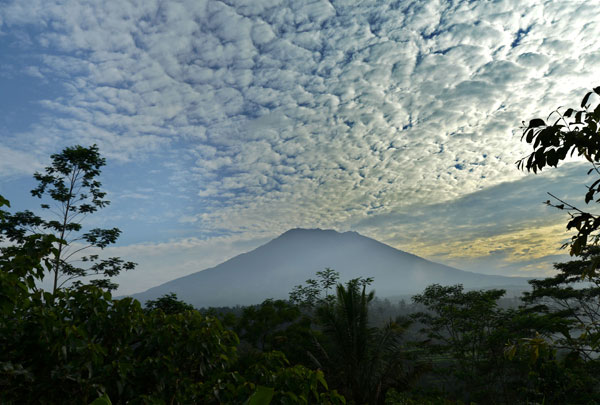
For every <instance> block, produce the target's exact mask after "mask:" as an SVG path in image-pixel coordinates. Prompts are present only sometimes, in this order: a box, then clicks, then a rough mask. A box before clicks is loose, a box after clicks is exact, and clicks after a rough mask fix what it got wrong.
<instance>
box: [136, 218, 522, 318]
mask: <svg viewBox="0 0 600 405" xmlns="http://www.w3.org/2000/svg"><path fill="white" fill-rule="evenodd" d="M325 267H330V268H332V269H334V270H336V271H338V272H339V273H340V276H341V279H340V281H342V282H343V281H347V280H349V279H351V278H355V277H373V278H374V279H375V281H374V283H373V284H372V287H373V288H374V289H375V290H376V293H377V295H378V296H379V297H386V296H394V295H400V294H413V293H418V292H421V291H422V290H423V289H424V288H425V287H426V286H428V285H430V284H433V283H438V284H457V283H461V284H463V285H464V286H465V287H466V288H485V287H494V286H509V285H512V286H524V285H526V280H525V279H524V278H514V277H503V276H489V275H484V274H477V273H471V272H467V271H462V270H457V269H455V268H452V267H448V266H444V265H442V264H438V263H433V262H430V261H427V260H425V259H422V258H420V257H418V256H415V255H412V254H410V253H406V252H403V251H401V250H398V249H394V248H393V247H391V246H388V245H385V244H383V243H381V242H378V241H376V240H374V239H371V238H367V237H365V236H362V235H360V234H358V233H356V232H345V233H338V232H336V231H333V230H321V229H292V230H290V231H288V232H286V233H284V234H282V235H281V236H279V237H278V238H276V239H273V240H272V241H270V242H268V243H266V244H265V245H263V246H260V247H258V248H256V249H254V250H253V251H251V252H248V253H244V254H241V255H238V256H236V257H234V258H232V259H230V260H227V261H226V262H223V263H221V264H219V265H217V266H215V267H212V268H209V269H206V270H203V271H199V272H197V273H194V274H191V275H189V276H185V277H181V278H178V279H175V280H172V281H169V282H167V283H165V284H162V285H159V286H157V287H154V288H151V289H149V290H147V291H145V292H143V293H139V294H135V295H134V296H133V297H134V298H137V299H139V300H140V301H141V302H142V303H144V302H146V300H149V299H156V298H157V297H160V296H161V295H163V294H167V293H169V292H174V293H176V294H177V295H178V297H179V298H180V299H182V300H184V301H186V302H188V303H190V304H192V305H194V306H196V307H203V306H231V305H236V304H239V305H249V304H257V303H260V302H262V301H263V300H264V299H266V298H287V296H288V293H289V292H290V291H291V290H292V288H293V287H294V286H295V285H297V284H303V283H304V281H305V280H306V279H308V278H314V276H315V272H317V271H319V270H323V269H324V268H325Z"/></svg>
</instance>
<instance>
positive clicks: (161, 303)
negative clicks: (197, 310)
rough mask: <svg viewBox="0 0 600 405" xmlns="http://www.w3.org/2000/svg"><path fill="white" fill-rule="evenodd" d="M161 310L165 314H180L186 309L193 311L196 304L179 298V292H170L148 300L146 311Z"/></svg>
mask: <svg viewBox="0 0 600 405" xmlns="http://www.w3.org/2000/svg"><path fill="white" fill-rule="evenodd" d="M156 310H161V311H163V312H164V313H165V314H179V313H181V312H185V311H193V310H194V306H193V305H190V304H188V303H186V302H183V301H180V300H178V299H177V294H175V293H169V294H165V295H163V296H162V297H159V298H157V299H155V300H148V301H146V311H156Z"/></svg>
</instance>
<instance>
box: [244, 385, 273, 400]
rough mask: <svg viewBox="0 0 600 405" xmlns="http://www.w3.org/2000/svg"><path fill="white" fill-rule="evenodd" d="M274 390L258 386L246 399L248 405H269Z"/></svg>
mask: <svg viewBox="0 0 600 405" xmlns="http://www.w3.org/2000/svg"><path fill="white" fill-rule="evenodd" d="M274 394H275V390H274V389H273V388H271V387H263V386H262V385H259V386H257V387H256V391H254V393H253V394H252V395H251V396H250V398H248V402H247V403H248V405H269V404H270V403H271V400H272V399H273V395H274Z"/></svg>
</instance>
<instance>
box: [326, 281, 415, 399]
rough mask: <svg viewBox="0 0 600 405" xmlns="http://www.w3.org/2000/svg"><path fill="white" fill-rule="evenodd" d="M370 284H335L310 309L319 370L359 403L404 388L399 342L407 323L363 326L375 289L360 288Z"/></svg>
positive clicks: (401, 354) (350, 282)
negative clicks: (319, 338) (317, 331)
mask: <svg viewBox="0 0 600 405" xmlns="http://www.w3.org/2000/svg"><path fill="white" fill-rule="evenodd" d="M372 282H373V279H372V278H356V279H352V280H350V281H348V282H347V283H346V285H345V286H344V285H342V284H337V287H336V296H335V297H334V298H333V299H332V300H323V301H321V303H320V305H319V306H318V307H317V308H316V315H317V319H318V321H319V323H320V324H321V325H322V327H323V334H324V339H323V346H322V347H323V352H324V356H323V357H324V358H323V359H322V361H323V365H324V368H325V370H327V371H328V373H327V374H328V375H329V376H331V379H332V381H333V382H334V383H337V385H338V386H339V387H340V392H342V393H343V394H344V395H345V396H346V397H348V398H351V399H352V400H354V401H355V403H359V404H365V403H369V404H378V403H382V401H383V400H384V397H385V392H386V391H387V389H388V388H390V387H397V388H400V389H404V388H405V386H406V381H407V374H408V373H406V371H405V370H404V368H403V366H404V365H403V361H404V357H403V347H402V345H401V340H400V338H401V336H402V334H403V332H404V330H405V328H406V327H407V326H408V324H406V323H400V322H394V321H391V320H390V321H389V322H388V323H387V324H386V325H385V326H384V327H383V328H375V327H371V326H370V325H369V303H370V302H371V301H372V300H373V298H374V297H375V293H374V291H370V292H368V293H367V291H366V288H367V286H368V285H370V284H371V283H372ZM336 378H337V381H336Z"/></svg>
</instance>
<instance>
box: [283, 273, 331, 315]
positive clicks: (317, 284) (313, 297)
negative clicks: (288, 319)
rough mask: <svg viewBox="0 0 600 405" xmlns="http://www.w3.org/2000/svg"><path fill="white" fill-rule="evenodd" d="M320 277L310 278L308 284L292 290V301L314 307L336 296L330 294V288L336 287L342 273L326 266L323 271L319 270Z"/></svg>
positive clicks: (302, 305) (303, 305) (307, 307)
mask: <svg viewBox="0 0 600 405" xmlns="http://www.w3.org/2000/svg"><path fill="white" fill-rule="evenodd" d="M316 274H317V277H318V279H317V280H315V279H312V278H309V279H308V280H306V285H297V286H295V287H294V289H293V290H292V291H291V292H290V301H291V302H292V303H293V304H296V305H299V306H300V307H302V308H306V309H314V308H315V307H316V306H318V305H321V304H324V303H325V302H326V301H329V302H331V301H332V300H333V298H334V296H333V295H330V294H329V289H330V288H332V287H334V286H335V285H336V283H337V280H338V279H339V278H340V273H338V272H337V271H335V270H333V269H330V268H329V267H327V268H325V270H323V271H317V273H316Z"/></svg>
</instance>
